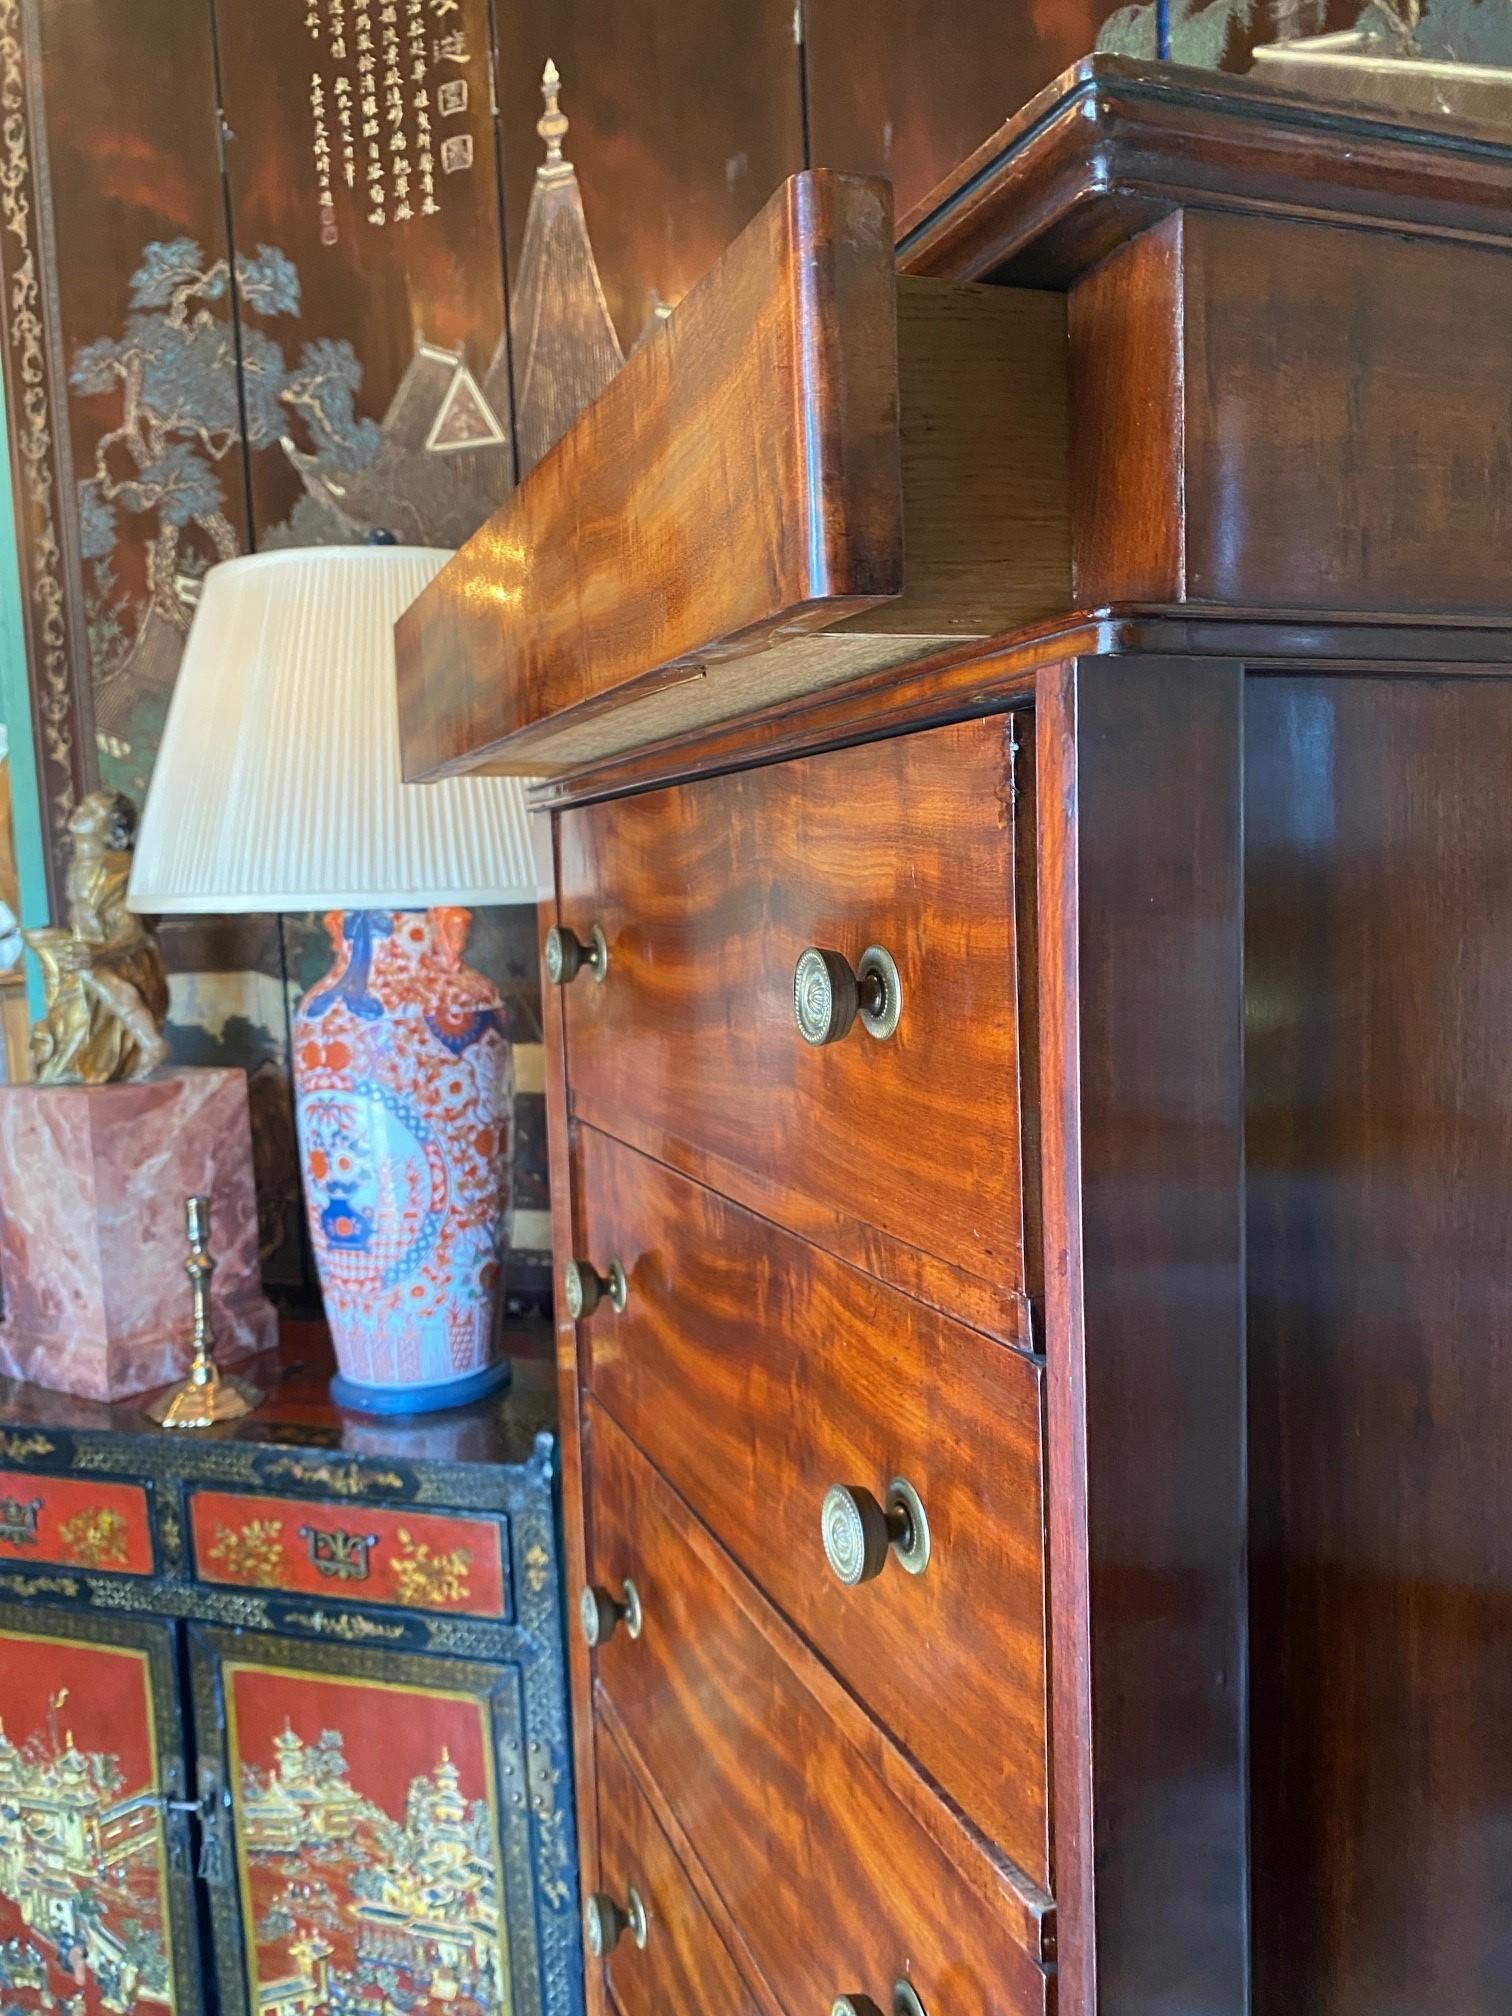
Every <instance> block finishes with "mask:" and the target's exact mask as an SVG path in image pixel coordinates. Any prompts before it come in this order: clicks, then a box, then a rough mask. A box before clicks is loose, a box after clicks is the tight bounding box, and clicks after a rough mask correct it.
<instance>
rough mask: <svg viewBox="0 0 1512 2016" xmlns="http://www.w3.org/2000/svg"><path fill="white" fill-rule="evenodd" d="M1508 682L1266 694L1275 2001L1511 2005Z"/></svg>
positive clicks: (1259, 1254)
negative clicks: (1509, 1848)
mask: <svg viewBox="0 0 1512 2016" xmlns="http://www.w3.org/2000/svg"><path fill="white" fill-rule="evenodd" d="M1509 728H1512V663H1509V665H1508V667H1507V676H1504V677H1503V678H1502V679H1500V680H1488V679H1459V680H1455V679H1449V680H1443V679H1428V678H1424V679H1418V680H1400V679H1395V680H1382V679H1372V678H1360V679H1325V678H1320V677H1317V676H1316V675H1313V674H1311V673H1310V672H1309V671H1308V670H1307V669H1306V668H1305V667H1301V666H1299V667H1298V668H1297V670H1296V672H1295V673H1294V674H1293V675H1291V676H1287V677H1279V678H1269V679H1252V680H1251V681H1250V682H1249V684H1248V687H1247V694H1246V703H1245V749H1246V762H1245V776H1246V791H1245V827H1246V834H1247V864H1246V877H1245V920H1246V923H1245V961H1246V976H1247V981H1246V993H1247V1004H1248V1007H1247V1024H1246V1055H1247V1060H1248V1077H1249V1082H1248V1128H1247V1142H1248V1200H1249V1209H1248V1228H1249V1298H1248V1316H1249V1417H1250V1471H1251V1480H1252V1481H1251V1526H1250V1533H1251V1549H1252V1559H1253V1563H1254V1568H1253V1573H1252V1577H1251V1602H1252V1606H1253V1614H1252V1624H1251V1633H1250V1646H1251V1700H1252V1704H1253V1705H1252V1738H1251V1743H1252V1755H1253V1759H1254V1768H1253V1785H1254V1818H1253V1840H1254V1856H1255V1865H1254V1866H1255V1874H1254V1904H1255V1944H1256V1953H1255V2008H1256V2011H1257V2012H1263V2016H1281V2012H1283V2011H1286V2010H1296V2009H1301V2008H1308V2009H1314V2008H1315V2009H1320V2010H1327V2011H1328V2016H1408V2012H1410V2011H1416V2010H1421V2009H1423V2008H1425V2007H1427V2006H1429V2005H1432V2006H1433V2007H1436V2008H1440V2009H1443V2010H1446V2011H1447V2010H1451V2009H1452V2010H1453V2011H1454V2012H1455V2016H1500V2012H1502V2011H1503V2010H1505V2009H1507V2008H1509V2007H1512V1943H1509V1938H1508V1928H1509V1926H1512V1855H1509V1854H1508V1852H1507V1849H1506V1845H1505V1844H1506V1840H1507V1830H1508V1827H1509V1824H1512V1746H1509V1744H1508V1742H1507V1730H1508V1728H1509V1727H1512V1656H1509V1648H1512V1522H1509V1520H1508V1517H1507V1510H1508V1492H1509V1468H1508V1449H1509V1447H1512V1325H1509V1322H1508V1311H1507V1292H1506V1256H1507V1252H1508V1250H1509V1246H1512V1126H1509V1121H1512V1060H1509V1055H1508V1048H1507V1040H1506V1032H1507V1027H1508V1021H1509V1016H1512V968H1509V966H1508V962H1507V957H1506V948H1507V946H1508V944H1509V943H1512V834H1509V828H1508V823H1507V817H1506V751H1507V741H1508V732H1509Z"/></svg>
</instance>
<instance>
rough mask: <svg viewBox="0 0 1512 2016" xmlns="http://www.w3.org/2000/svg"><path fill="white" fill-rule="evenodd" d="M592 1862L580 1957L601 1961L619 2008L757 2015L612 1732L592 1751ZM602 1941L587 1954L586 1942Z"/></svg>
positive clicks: (640, 2014)
mask: <svg viewBox="0 0 1512 2016" xmlns="http://www.w3.org/2000/svg"><path fill="white" fill-rule="evenodd" d="M597 1778H598V1814H599V1871H600V1880H601V1881H602V1883H603V1884H604V1886H605V1887H604V1889H603V1891H602V1892H600V1893H599V1894H598V1895H597V1896H595V1897H592V1898H590V1899H589V1900H588V1903H587V1910H586V1912H585V1926H586V1928H587V1930H586V1939H587V1944H588V1953H587V1964H588V1965H589V1966H590V1967H592V1966H594V1965H595V1964H596V1963H597V1962H598V1961H599V1960H602V1962H603V1964H604V1967H605V1969H606V1971H607V1972H608V1975H609V1980H610V1983H611V1985H612V1987H613V1989H614V1999H615V2001H616V2003H617V2004H618V2005H619V2008H620V2010H621V2012H622V2016H673V2012H674V2011H678V2012H680V2011H683V2010H688V2011H694V2010H710V2011H713V2010H718V2011H719V2016H758V2005H757V2004H756V2003H755V2002H754V2001H753V2000H752V1999H751V1996H750V1993H749V1991H748V1990H747V1988H746V1986H745V1984H744V1982H743V1981H742V1980H741V1978H740V1975H739V1973H738V1971H737V1970H736V1967H735V1963H734V1961H733V1960H732V1959H731V1958H730V1953H729V1949H728V1947H726V1945H725V1943H724V1941H723V1940H722V1939H721V1938H720V1936H719V1934H718V1933H717V1932H716V1931H715V1929H714V1926H713V1924H712V1923H711V1922H710V1919H709V1915H708V1913H707V1912H706V1911H705V1909H704V1907H703V1905H702V1904H701V1903H700V1902H699V1898H698V1892H697V1891H696V1890H695V1888H694V1886H693V1881H692V1879H691V1877H690V1876H689V1874H688V1872H687V1870H686V1869H685V1868H684V1867H683V1865H682V1863H681V1862H680V1861H679V1860H678V1858H677V1855H676V1853H675V1852H674V1850H673V1848H672V1844H671V1843H670V1842H669V1841H668V1839H667V1837H666V1835H665V1834H664V1833H663V1832H662V1830H661V1827H660V1826H659V1825H658V1824H657V1821H656V1819H655V1817H654V1815H653V1814H652V1812H651V1809H650V1807H649V1806H648V1805H647V1804H646V1802H645V1800H644V1799H643V1798H642V1796H641V1794H640V1791H639V1789H638V1787H637V1786H636V1783H635V1780H634V1778H633V1776H632V1775H631V1771H630V1767H629V1765H628V1764H627V1763H626V1761H625V1758H624V1755H623V1753H622V1752H621V1750H620V1747H619V1745H618V1744H617V1743H616V1742H615V1740H614V1738H613V1737H612V1736H610V1735H609V1734H608V1733H607V1731H602V1730H601V1732H600V1736H599V1743H598V1754H597ZM595 1943H597V1945H598V1946H599V1947H600V1948H601V1949H603V1950H601V1951H600V1952H598V1953H596V1952H595V1951H594V1945H595Z"/></svg>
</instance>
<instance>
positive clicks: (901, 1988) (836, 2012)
mask: <svg viewBox="0 0 1512 2016" xmlns="http://www.w3.org/2000/svg"><path fill="white" fill-rule="evenodd" d="M830 2016H882V2011H881V2010H880V2009H879V2008H878V2007H877V2005H876V2003H875V2002H873V2000H872V1999H871V1997H870V1995H837V1996H836V1997H835V2000H834V2003H833V2005H832V2007H831V2009H830ZM892 2016H924V2004H923V2003H922V2002H921V2001H920V2000H919V1998H918V1996H917V1995H915V1993H914V1991H913V1989H912V1988H911V1987H910V1986H909V1984H908V1983H907V1982H906V1981H899V1982H896V1983H895V1984H894V1986H893V1995H892Z"/></svg>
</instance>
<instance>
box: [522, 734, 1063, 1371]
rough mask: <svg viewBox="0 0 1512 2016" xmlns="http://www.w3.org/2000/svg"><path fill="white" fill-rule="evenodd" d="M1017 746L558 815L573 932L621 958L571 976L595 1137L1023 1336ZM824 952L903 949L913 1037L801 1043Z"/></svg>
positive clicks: (581, 1091)
mask: <svg viewBox="0 0 1512 2016" xmlns="http://www.w3.org/2000/svg"><path fill="white" fill-rule="evenodd" d="M1013 733H1014V730H1013V725H1012V717H1011V716H1008V717H1005V716H1002V715H999V716H996V717H992V718H989V719H984V720H979V721H969V722H962V723H959V724H957V725H954V726H951V727H946V728H938V729H933V730H930V731H928V732H927V733H923V734H918V735H911V736H901V737H898V738H896V739H894V740H892V741H887V742H877V743H871V744H868V745H867V746H865V747H862V748H856V749H843V750H836V751H832V752H829V753H826V754H824V755H820V756H814V757H809V758H805V759H803V760H801V761H796V762H790V763H781V764H774V765H772V766H770V767H768V768H766V769H759V770H749V771H744V772H741V773H739V774H736V775H731V776H726V777H718V778H713V779H708V780H705V781H703V782H699V783H695V784H690V785H686V786H682V787H680V788H678V789H675V790H668V791H659V792H651V793H647V794H646V795H645V796H642V797H636V798H627V799H622V800H617V801H616V802H614V803H612V804H606V805H593V806H586V807H582V808H580V809H577V810H574V811H570V812H565V813H563V814H562V815H561V817H560V821H559V835H560V840H559V847H560V863H559V888H560V899H559V914H560V925H561V927H562V928H563V929H565V930H570V931H571V932H573V934H574V937H575V939H576V940H577V941H578V942H580V943H582V944H583V945H585V946H589V947H590V948H591V947H592V945H593V944H594V942H595V941H594V940H593V937H592V934H593V932H594V931H595V930H597V931H598V932H599V933H601V935H602V942H603V946H604V954H605V956H604V959H603V961H602V978H600V977H599V970H600V962H598V960H597V959H596V958H595V959H594V960H593V961H592V962H591V963H588V964H585V965H584V966H582V967H580V968H579V969H578V970H577V971H576V973H575V974H574V975H573V976H572V977H571V978H567V977H566V969H565V968H564V981H563V996H564V1001H563V1006H564V1014H565V1020H566V1051H567V1066H568V1074H569V1084H570V1097H571V1104H572V1110H573V1113H574V1114H575V1115H576V1117H577V1118H578V1119H579V1120H585V1121H588V1122H589V1123H591V1124H592V1125H593V1126H594V1127H597V1128H599V1129H600V1130H602V1131H603V1132H605V1133H608V1134H613V1135H617V1136H618V1137H619V1138H620V1139H622V1140H626V1141H629V1142H631V1143H632V1144H633V1145H635V1146H636V1147H639V1148H643V1149H646V1150H647V1151H648V1152H650V1153H652V1154H654V1155H656V1156H658V1157H659V1159H661V1160H663V1161H668V1162H671V1163H673V1164H674V1165H675V1166H678V1167H681V1168H683V1169H685V1170H686V1171H687V1172H688V1173H689V1174H691V1175H694V1176H697V1177H699V1178H701V1179H702V1180H704V1181H707V1182H709V1183H710V1184H712V1185H713V1187H714V1188H716V1189H718V1190H721V1191H723V1192H725V1193H726V1194H727V1195H729V1196H732V1197H734V1198H736V1199H737V1200H738V1201H739V1202H741V1203H743V1204H748V1205H750V1206H751V1207H752V1208H754V1209H756V1210H758V1211H760V1212H761V1213H762V1215H763V1216H765V1217H768V1218H772V1219H775V1220H776V1221H777V1222H778V1223H780V1224H783V1225H785V1226H787V1227H788V1228H789V1229H790V1230H793V1231H796V1232H799V1233H802V1234H803V1235H804V1236H805V1237H807V1238H811V1239H813V1240H815V1241H816V1242H817V1243H818V1244H820V1245H822V1246H825V1247H828V1248H829V1249H830V1250H831V1251H834V1252H838V1253H840V1254H842V1255H844V1256H845V1257H847V1258H850V1259H853V1260H856V1261H858V1262H860V1263H861V1264H862V1265H864V1266H866V1267H868V1268H869V1269H870V1270H871V1271H872V1272H874V1273H878V1274H881V1275H882V1276H883V1277H884V1278H885V1279H889V1280H892V1281H895V1282H897V1283H898V1284H899V1285H901V1286H904V1287H907V1288H910V1289H912V1290H915V1291H917V1292H920V1293H923V1294H924V1295H925V1296H926V1298H927V1299H929V1300H931V1301H934V1302H936V1303H938V1304H939V1305H940V1306H942V1307H947V1308H952V1309H959V1310H960V1313H962V1314H964V1315H967V1316H968V1317H970V1318H971V1319H972V1320H974V1321H976V1322H978V1323H979V1324H980V1325H981V1326H982V1327H984V1328H989V1329H992V1330H994V1331H995V1332H997V1333H998V1334H1001V1335H1005V1336H1008V1337H1010V1338H1019V1337H1022V1336H1023V1334H1024V1330H1025V1305H1024V1300H1023V1288H1024V1204H1023V1186H1022V1160H1021V1152H1020V1133H1019V1126H1020V1100H1019V1063H1020V1056H1019V1013H1018V973H1017V959H1016V944H1015V879H1014V876H1015V862H1014V830H1013V814H1012V802H1013V763H1014V752H1013ZM690 892H691V893H690ZM810 947H813V948H816V949H817V950H821V951H828V952H832V953H834V954H836V955H838V956H839V957H840V958H841V959H843V960H844V962H845V963H846V966H847V967H848V968H849V969H850V970H851V971H852V972H853V973H856V974H858V975H859V974H860V972H861V969H862V966H863V963H864V960H865V955H866V953H867V951H868V948H871V947H877V948H879V949H880V951H881V952H882V953H884V954H886V955H887V956H888V958H889V959H890V961H891V962H892V965H893V967H894V969H895V972H894V975H893V981H894V982H895V994H894V996H893V998H895V1000H896V1005H897V1021H896V1027H895V1028H893V1029H892V1030H891V1032H890V1033H886V1034H881V1035H874V1034H872V1033H870V1032H869V1029H868V1027H867V1026H866V1022H865V1018H864V1016H862V1015H861V1014H858V1015H857V1017H856V1019H855V1021H854V1023H853V1024H852V1026H851V1027H850V1028H849V1029H848V1030H847V1031H846V1033H845V1034H844V1035H843V1036H840V1037H839V1038H838V1040H834V1041H829V1042H824V1043H819V1044H815V1043H812V1042H810V1041H806V1040H805V1038H804V1036H803V1034H801V1033H800V1029H799V1026H798V1016H797V1013H796V1009H795V977H796V975H797V969H798V965H799V961H800V959H801V958H802V955H803V954H804V952H805V950H806V949H807V948H810ZM575 957H576V954H575V953H574V954H573V957H572V958H569V959H568V961H567V967H569V968H570V967H571V966H572V965H573V963H574V960H575ZM810 969H812V962H810ZM548 970H549V964H548ZM808 977H809V979H810V980H811V981H813V982H814V985H813V986H812V987H811V988H810V989H809V990H808V994H807V998H806V1001H805V1015H806V1016H812V1015H813V1014H814V1013H815V1012H816V1011H817V1010H818V1009H819V1008H820V1007H822V1002H821V1001H820V998H819V997H820V996H821V995H822V994H823V992H824V987H825V984H826V983H825V981H824V979H823V978H821V977H820V976H819V975H817V974H816V973H815V972H813V971H812V970H810V971H809V974H808ZM846 984H847V983H846V981H845V975H844V973H843V972H842V973H840V974H839V976H838V985H837V986H836V987H835V988H834V989H833V990H832V993H833V998H835V999H839V998H840V996H842V995H843V994H844V992H845V987H846ZM878 984H879V987H881V989H882V992H883V993H886V991H887V986H886V984H885V982H879V983H878ZM887 1019H888V1018H887V1017H886V1016H885V1015H884V1016H883V1017H882V1018H881V1020H880V1023H879V1025H878V1026H882V1027H885V1026H886V1021H887ZM815 1027H816V1025H815V1023H813V1022H812V1021H811V1022H810V1031H811V1033H813V1032H814V1030H815Z"/></svg>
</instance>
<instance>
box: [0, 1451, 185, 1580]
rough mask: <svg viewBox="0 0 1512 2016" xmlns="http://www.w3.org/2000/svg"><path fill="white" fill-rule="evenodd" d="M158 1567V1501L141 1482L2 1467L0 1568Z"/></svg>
mask: <svg viewBox="0 0 1512 2016" xmlns="http://www.w3.org/2000/svg"><path fill="white" fill-rule="evenodd" d="M43 1562H45V1563H47V1565H48V1566H49V1567H57V1568H80V1569H87V1570H89V1571H91V1572H95V1571H103V1572H105V1573H108V1574H112V1575H151V1574H152V1572H153V1565H154V1564H153V1550H152V1509H151V1504H150V1501H149V1499H148V1496H147V1487H146V1486H145V1485H143V1484H132V1483H127V1482H126V1481H124V1480H122V1479H117V1478H111V1477H96V1476H90V1477H50V1476H47V1475H45V1474H44V1473H42V1472H39V1471H35V1470H0V1568H10V1567H17V1566H24V1567H35V1566H37V1565H38V1564H40V1563H43Z"/></svg>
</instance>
